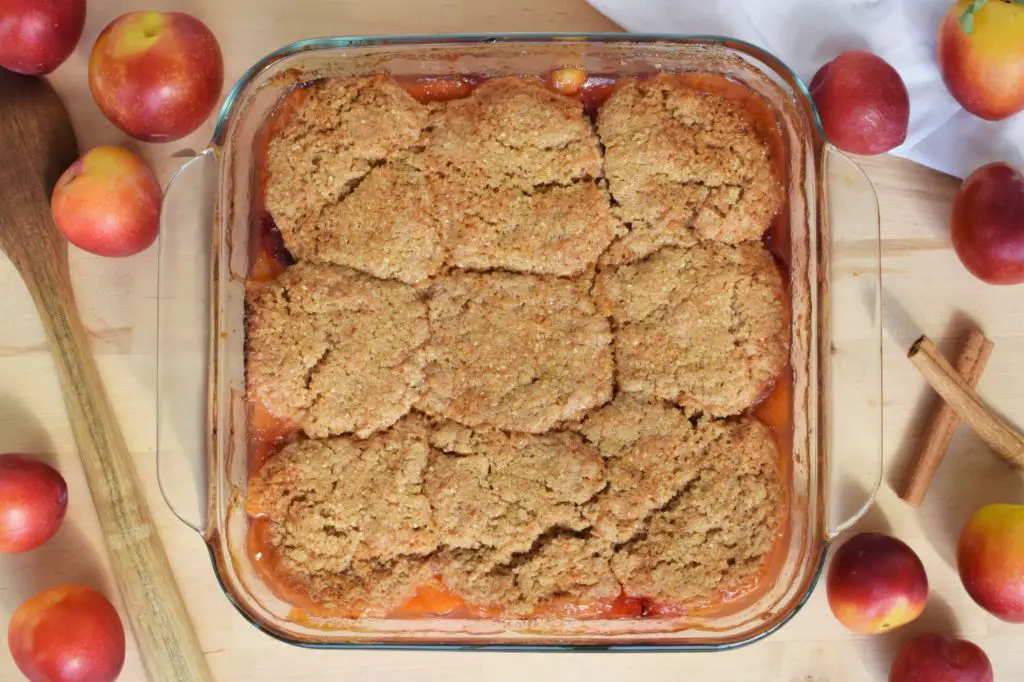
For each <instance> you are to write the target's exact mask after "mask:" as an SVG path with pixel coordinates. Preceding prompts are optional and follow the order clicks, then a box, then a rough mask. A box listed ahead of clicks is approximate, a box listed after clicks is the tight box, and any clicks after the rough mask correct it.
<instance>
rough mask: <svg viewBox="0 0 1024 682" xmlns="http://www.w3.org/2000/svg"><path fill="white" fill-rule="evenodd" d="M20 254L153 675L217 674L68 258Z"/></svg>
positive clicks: (179, 680) (189, 677)
mask: <svg viewBox="0 0 1024 682" xmlns="http://www.w3.org/2000/svg"><path fill="white" fill-rule="evenodd" d="M50 241H53V240H50ZM39 246H40V248H45V246H44V245H43V244H40V245H39ZM62 255H63V254H62ZM15 260H16V264H17V265H18V266H19V269H21V271H22V276H23V278H24V279H25V284H26V285H27V286H28V289H29V291H30V292H31V294H32V298H33V299H34V300H35V303H36V306H37V307H38V308H39V312H40V316H41V317H42V321H43V326H44V328H45V330H46V335H47V336H48V337H49V339H50V343H51V346H52V350H53V357H54V361H55V362H56V365H57V374H58V376H59V378H60V385H61V389H62V391H63V394H64V402H65V404H66V406H67V411H68V416H69V418H70V420H71V428H72V430H73V431H74V435H75V440H76V441H77V444H78V450H79V455H80V456H81V460H82V467H83V469H84V470H85V475H86V479H87V480H88V482H89V488H90V490H91V491H92V497H93V501H94V502H95V505H96V513H97V515H98V516H99V520H100V526H101V527H102V530H103V536H104V538H105V539H106V543H107V550H108V553H109V555H110V562H111V565H112V568H113V572H114V578H115V579H116V581H117V586H118V588H119V589H120V591H121V598H122V599H123V600H124V611H125V613H127V615H128V618H129V620H130V621H131V625H132V629H133V631H134V633H135V638H136V640H137V641H138V646H139V652H140V654H141V656H142V662H143V664H144V665H145V667H146V671H147V673H148V676H149V679H150V680H153V681H154V682H156V681H159V682H165V681H167V682H205V681H208V680H209V681H212V680H213V676H212V674H211V672H210V668H209V665H208V664H207V662H206V657H205V656H204V654H203V650H202V648H201V647H200V645H199V640H198V638H197V637H196V634H195V630H194V629H193V628H192V623H191V621H190V620H189V616H188V611H187V610H186V609H185V602H184V601H183V600H182V597H181V593H180V592H179V591H178V586H177V584H176V583H175V580H174V574H173V573H172V571H171V566H170V563H169V562H168V560H167V554H166V553H165V552H164V549H163V545H162V544H161V542H160V537H159V535H158V534H157V531H156V528H155V526H154V525H153V519H152V517H151V516H150V513H149V507H148V505H147V504H146V499H145V496H144V495H143V492H142V488H141V486H140V485H139V479H138V476H137V474H136V472H135V465H134V463H133V462H132V458H131V455H130V454H129V452H128V447H127V445H126V444H125V440H124V436H123V435H122V434H121V430H120V429H119V428H118V426H117V420H116V418H115V415H114V412H113V410H112V409H111V407H110V402H109V400H108V399H107V394H106V391H105V390H104V389H103V384H102V382H101V380H100V375H99V371H98V370H97V368H96V362H95V360H94V359H93V356H92V354H91V353H90V351H89V341H88V338H87V336H86V333H85V329H84V327H83V326H82V323H81V321H80V319H79V317H78V311H77V310H76V308H75V304H74V296H73V293H72V290H71V283H70V279H69V277H68V273H67V270H66V267H67V266H66V265H64V259H63V258H37V259H33V260H32V261H31V262H30V263H29V262H21V263H18V262H17V259H15ZM62 266H63V267H62Z"/></svg>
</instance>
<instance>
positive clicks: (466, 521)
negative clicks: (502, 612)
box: [425, 422, 607, 563]
mask: <svg viewBox="0 0 1024 682" xmlns="http://www.w3.org/2000/svg"><path fill="white" fill-rule="evenodd" d="M430 438H431V444H432V445H433V446H434V448H435V450H434V451H433V452H432V453H431V457H430V464H429V466H428V468H427V474H426V484H425V490H426V495H427V499H428V500H429V501H430V504H431V506H432V507H433V509H434V523H435V524H436V526H437V529H438V538H439V540H440V542H441V543H442V544H443V545H445V546H447V547H450V548H453V549H467V550H475V551H477V552H479V553H480V555H481V556H480V557H478V559H477V560H478V561H489V562H493V563H500V562H506V561H508V560H510V559H511V558H512V556H513V555H515V554H518V553H522V552H526V551H528V550H529V549H530V547H532V546H533V543H534V542H535V541H536V540H537V538H539V537H540V536H541V535H542V534H544V533H546V532H548V531H550V530H552V529H553V528H563V529H570V530H584V529H586V528H587V527H588V526H589V523H588V522H587V521H586V519H585V518H584V516H583V513H582V505H583V504H584V503H585V502H587V501H588V500H590V499H591V498H592V497H593V496H594V495H595V494H596V493H597V491H599V490H600V489H601V488H603V487H604V485H605V482H606V480H607V479H606V477H605V466H604V462H603V461H602V459H601V456H600V454H598V452H597V450H596V449H595V448H594V447H593V446H591V445H589V444H588V443H587V442H586V441H585V440H583V438H581V437H580V436H579V435H577V434H574V433H567V432H560V433H548V434H542V435H533V434H524V433H504V432H502V431H497V430H492V429H485V430H471V429H468V428H466V427H464V426H461V425H459V424H455V423H453V422H446V423H442V424H441V425H440V427H439V428H437V429H436V430H435V431H434V432H433V433H432V434H431V436H430Z"/></svg>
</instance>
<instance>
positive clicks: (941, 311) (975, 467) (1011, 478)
mask: <svg viewBox="0 0 1024 682" xmlns="http://www.w3.org/2000/svg"><path fill="white" fill-rule="evenodd" d="M136 9H160V10H182V11H187V12H190V13H193V14H195V15H197V16H199V17H200V18H201V19H202V20H203V21H205V22H206V23H207V24H208V25H209V26H210V27H211V28H212V29H213V31H214V33H215V34H216V35H217V37H218V38H219V40H220V44H221V47H222V48H223V50H224V57H225V66H226V81H227V82H226V83H225V89H226V88H227V87H230V85H231V84H232V83H233V82H234V81H235V80H236V79H237V78H238V77H239V76H240V75H241V74H242V72H243V71H244V70H245V68H246V67H248V66H249V65H250V64H252V63H253V62H254V61H255V60H257V59H258V58H260V57H262V56H263V55H264V54H265V53H267V52H269V51H270V50H272V49H275V48H277V47H279V46H281V45H284V44H286V43H289V42H291V41H293V40H297V39H301V38H308V37H313V36H321V35H346V34H348V35H359V34H385V33H453V32H469V31H492V32H494V31H611V30H617V27H616V26H615V25H613V24H612V23H611V22H609V21H608V20H607V19H605V18H604V17H602V16H601V15H599V14H598V13H597V12H595V11H594V10H593V9H591V8H590V7H589V6H588V5H586V4H585V3H584V1H583V0H508V1H507V2H487V1H486V0H374V1H372V2H367V1H366V0H291V1H290V2H276V1H274V0H248V1H247V2H242V1H241V0H220V1H219V2H216V3H206V2H201V1H200V0H184V1H174V0H154V1H153V2H152V3H149V4H147V5H145V6H142V5H140V4H139V3H136V2H131V1H130V0H89V15H88V21H87V24H86V28H85V34H84V36H83V38H82V41H81V43H80V45H79V48H78V50H77V51H76V52H75V54H74V55H73V56H72V57H71V59H70V60H69V61H68V62H67V63H66V64H64V65H63V66H62V67H61V68H60V69H58V70H57V71H56V72H55V73H54V74H53V75H52V80H53V82H54V83H55V84H56V86H57V88H58V90H59V91H60V93H61V95H62V96H63V97H64V99H65V101H66V103H67V105H68V108H69V109H70V111H71V116H72V119H73V121H74V124H75V128H76V132H77V134H78V139H79V141H80V144H81V146H82V147H83V149H84V148H87V147H92V146H95V145H98V144H124V145H126V146H128V147H129V148H132V149H135V150H137V151H139V152H140V153H142V154H143V155H144V156H145V157H146V158H147V159H148V160H150V161H151V162H152V163H153V165H154V167H155V168H156V170H157V173H158V175H159V176H160V179H161V181H163V182H166V181H167V179H168V178H169V177H170V175H171V173H172V172H173V171H174V169H175V168H176V167H177V166H178V164H179V163H180V160H175V159H172V158H171V155H172V153H174V152H175V151H177V150H180V149H183V148H186V147H193V148H201V147H203V146H204V145H205V144H206V142H207V140H208V139H209V135H210V133H211V131H212V126H211V125H210V124H207V125H205V126H204V127H203V128H202V129H200V130H199V131H198V132H196V133H195V134H194V135H193V136H191V137H190V138H188V139H186V140H182V141H181V142H179V143H172V144H169V145H162V146H161V145H144V144H139V143H137V142H134V141H132V140H129V139H126V137H125V136H124V135H123V134H122V133H120V132H119V131H118V130H116V129H115V128H114V127H113V126H112V125H111V124H110V123H109V122H107V121H106V120H105V119H104V118H103V117H102V115H101V114H100V113H99V110H98V109H97V107H96V105H95V103H94V102H93V100H92V97H91V96H90V94H89V90H88V86H87V83H86V61H87V57H88V50H89V48H90V46H91V45H92V43H93V41H94V40H95V38H96V36H97V34H98V33H99V31H100V30H101V29H102V28H103V26H105V25H106V24H107V22H109V21H110V20H111V19H113V18H114V17H116V16H118V15H119V14H121V13H123V12H127V11H130V10H136ZM950 143H951V144H956V143H957V141H956V140H951V141H950ZM863 167H864V168H865V170H866V171H867V172H868V174H869V176H870V177H871V180H872V181H873V182H874V184H875V186H876V189H877V192H878V195H879V200H880V204H881V212H882V221H883V226H882V231H883V237H884V244H883V251H884V274H885V284H884V287H885V301H886V311H885V314H884V316H883V319H884V326H885V401H884V415H885V420H884V423H885V442H884V450H885V456H886V472H885V481H884V482H883V485H882V489H881V491H880V493H879V497H878V501H877V504H876V505H875V507H874V508H873V509H872V510H871V512H870V513H869V514H868V515H867V517H866V518H865V519H864V521H862V522H861V524H860V525H859V526H858V528H860V529H868V530H886V531H888V532H891V533H894V534H896V535H898V536H899V537H901V538H902V539H904V540H905V541H906V542H908V543H909V544H910V545H911V546H912V547H913V548H914V549H915V550H916V551H917V552H918V553H919V554H920V555H921V557H922V559H923V561H924V563H925V566H926V567H927V570H928V575H929V579H930V581H931V586H932V591H931V597H930V601H929V605H928V608H927V610H926V612H925V614H924V615H923V616H922V617H921V618H920V619H919V620H918V621H916V622H914V623H913V624H911V625H909V626H907V627H906V628H904V629H902V630H900V631H897V632H894V633H890V634H888V635H886V636H881V637H873V638H868V637H859V636H854V635H851V634H850V633H849V632H847V631H846V630H844V629H843V628H842V627H841V626H840V625H839V624H838V623H837V622H836V621H835V620H834V619H833V618H832V616H831V614H830V613H829V611H828V607H827V605H826V603H825V598H824V589H823V587H822V588H820V589H818V590H817V591H816V592H815V594H814V596H813V597H812V598H811V600H810V602H809V603H808V604H807V605H806V607H805V608H804V609H803V610H802V611H801V612H800V614H799V615H797V617H796V618H795V619H794V620H793V621H792V622H790V623H789V624H788V625H786V626H785V628H784V629H782V630H781V631H779V632H778V633H776V634H775V635H773V636H771V637H770V638H768V639H767V640H765V641H762V642H760V643H758V644H755V645H753V646H750V647H746V648H743V649H740V650H737V651H734V652H729V653H713V654H619V655H600V654H593V655H567V654H508V653H466V652H449V653H433V652H374V651H353V652H342V651H335V652H331V651H308V650H304V649H299V648H295V647H291V646H288V645H285V644H281V643H279V642H277V641H275V640H273V639H271V638H269V637H267V636H265V635H262V634H260V633H259V632H257V631H256V630H255V629H254V628H253V627H252V626H250V625H249V624H248V623H247V622H246V621H245V620H243V619H242V617H241V616H239V615H238V613H236V612H235V610H234V609H233V608H232V607H231V606H230V605H229V603H228V601H227V600H226V599H225V598H224V596H223V595H222V593H221V590H220V588H219V586H218V584H217V581H216V579H215V577H214V574H213V571H212V568H211V566H210V561H209V557H208V555H207V552H206V548H205V546H204V545H203V543H202V541H201V540H200V539H199V537H197V536H196V535H195V534H194V533H192V532H191V531H190V530H188V529H187V528H186V527H185V526H183V525H182V524H181V523H179V522H178V521H177V520H176V519H175V518H174V517H173V516H172V515H171V513H170V512H169V511H168V510H167V508H166V506H165V505H164V503H163V501H162V500H161V498H160V496H159V492H158V490H157V483H156V477H155V458H154V456H155V424H156V405H155V380H156V356H155V345H156V249H155V248H153V249H150V250H148V251H146V252H145V253H143V254H140V255H138V256H135V257H133V258H128V259H123V260H107V259H101V258H97V257H93V256H90V255H88V254H84V253H82V252H80V251H77V250H75V249H72V253H71V270H72V279H73V281H74V285H75V288H76V291H77V296H78V300H79V306H80V308H81V310H82V314H83V317H84V320H85V323H86V325H87V327H88V329H89V330H90V332H91V335H92V339H93V349H94V352H95V353H96V355H97V357H98V361H99V365H100V369H101V371H102V373H103V378H104V380H105V382H106V386H107V389H108V392H109V393H110V395H111V398H112V401H113V404H114V407H115V409H116V411H117V414H118V417H119V418H120V421H121V425H122V428H123V430H124V432H125V436H126V438H127V441H128V445H129V448H130V449H131V450H132V452H133V453H134V455H135V456H136V460H137V465H138V468H139V472H140V475H141V477H142V480H143V482H144V484H145V487H146V490H147V493H148V495H149V497H150V502H151V506H152V509H153V513H154V515H155V517H156V522H157V526H158V527H159V531H160V534H161V536H162V538H163V541H164V544H165V546H166V547H167V550H168V552H169V554H170V556H171V561H172V563H173V566H174V569H175V572H176V574H177V576H178V579H179V581H180V584H181V589H182V590H183V592H184V595H185V600H186V602H187V604H188V605H189V609H190V611H191V615H192V618H193V621H194V623H195V627H196V628H197V629H198V632H199V636H200V639H201V641H202V643H203V647H204V650H205V651H206V652H207V654H208V656H209V661H210V664H211V666H212V668H213V670H214V672H215V674H216V677H217V679H219V680H240V681H241V680H244V681H246V682H251V681H256V680H265V681H268V682H269V681H274V682H277V681H278V680H337V679H373V680H396V681H397V680H402V681H403V682H405V681H408V680H448V679H467V680H468V679H474V680H475V679H494V680H515V681H516V682H521V681H522V680H540V679H559V680H566V681H570V680H581V681H582V680H587V681H588V682H592V681H597V680H608V681H609V682H610V681H618V680H638V679H651V680H677V679H678V680H683V679H686V680H705V679H706V680H715V681H716V682H727V681H731V680H736V681H739V680H743V681H744V682H756V681H758V680H782V681H786V682H797V681H801V682H811V681H825V680H828V681H830V682H866V681H868V680H884V679H885V677H886V674H887V670H888V667H889V663H890V661H891V659H892V656H893V655H894V652H895V651H896V650H897V648H898V647H899V645H900V644H901V643H902V642H903V641H905V640H906V639H907V638H908V637H910V636H912V635H914V634H921V633H923V632H927V631H935V632H941V633H949V634H958V635H960V636H963V637H967V638H969V639H972V640H974V641H975V642H977V643H978V644H980V645H981V646H982V647H983V648H984V649H985V650H986V651H987V653H988V654H989V656H990V657H991V659H992V662H993V665H994V667H995V671H996V679H997V680H1001V681H1009V680H1012V679H1024V647H1022V646H1021V645H1020V642H1021V636H1022V635H1024V629H1022V627H1024V626H1016V628H1015V627H1013V626H1010V625H1007V624H1005V623H1002V622H1000V621H998V620H996V619H995V618H993V617H991V616H989V615H987V614H986V613H984V612H983V611H982V610H981V609H980V608H979V607H977V606H976V605H975V604H974V603H973V602H972V601H971V600H970V599H969V598H968V597H967V595H966V593H965V592H964V591H963V589H962V588H961V586H960V583H959V579H958V577H957V575H956V571H955V566H954V545H955V541H956V536H957V533H958V531H959V528H960V526H961V525H962V523H963V522H964V520H965V519H966V518H967V517H968V516H969V515H970V514H971V513H972V512H973V511H974V510H975V509H976V508H977V507H979V506H980V505H982V504H985V503H988V502H995V501H1007V502H1018V503H1019V502H1024V477H1022V476H1021V474H1020V473H1019V472H1013V471H1012V470H1010V469H1009V468H1008V467H1006V466H1005V465H1004V464H1003V463H1002V462H1001V461H1000V460H998V459H997V458H996V457H995V456H994V455H993V454H992V453H991V452H990V451H989V450H988V449H987V448H986V447H985V446H984V445H983V444H982V443H980V442H979V441H978V440H977V439H976V438H975V437H974V436H973V435H972V434H971V433H969V432H968V431H967V430H966V429H965V428H963V429H961V430H960V431H958V433H957V436H956V438H955V439H954V442H953V446H952V448H951V451H950V453H949V455H948V457H947V460H946V462H945V464H944V466H943V468H942V470H941V471H940V473H939V477H938V479H937V481H936V483H935V485H934V486H933V488H932V491H931V493H930V495H929V497H928V499H927V501H926V503H925V505H924V506H923V508H922V509H920V510H919V511H914V510H912V509H910V508H909V507H907V506H905V505H904V504H903V503H902V502H900V501H899V499H898V498H897V496H896V494H895V492H894V486H898V485H899V481H900V480H901V478H902V475H903V472H904V469H905V465H906V462H907V460H908V457H909V456H911V455H912V453H913V452H914V450H915V448H916V445H917V443H918V441H919V439H920V435H921V431H922V429H923V427H924V424H925V422H926V420H927V415H928V414H929V412H930V410H931V408H932V406H933V405H934V403H933V400H934V399H933V397H932V395H931V394H930V391H929V390H928V389H927V387H926V386H925V384H924V381H923V380H922V379H921V378H920V377H919V376H918V374H917V373H916V371H915V370H914V369H913V367H912V366H911V365H910V363H909V362H907V361H906V360H905V358H904V353H905V351H906V349H907V347H908V346H909V344H910V343H911V341H912V340H913V339H914V338H915V337H917V336H918V335H919V334H921V333H927V334H929V335H931V336H932V338H933V339H935V340H936V341H937V342H939V344H940V346H941V347H942V348H943V350H944V351H946V352H947V353H951V352H953V349H955V347H956V338H957V336H958V335H959V331H960V330H961V329H963V327H964V326H965V325H966V324H969V323H971V321H974V322H975V323H977V324H980V325H981V326H982V328H983V329H984V331H985V332H986V333H987V334H988V335H989V336H990V337H991V338H992V339H993V340H995V342H996V347H995V352H994V354H993V356H992V359H991V361H990V363H989V366H988V371H987V372H986V374H985V376H984V378H983V379H982V382H981V386H980V390H981V393H982V394H983V396H984V397H985V398H986V399H988V400H989V401H990V402H991V403H992V404H993V405H994V406H995V407H996V408H997V409H999V410H1001V411H1002V413H1003V414H1004V415H1006V416H1007V417H1008V418H1009V419H1011V420H1013V421H1015V422H1016V423H1018V424H1021V423H1024V382H1022V380H1021V377H1024V288H1021V287H1018V288H993V287H987V286H985V285H983V284H981V283H980V282H978V281H976V280H974V279H973V278H972V277H971V276H970V275H968V274H967V273H966V271H965V270H964V269H963V268H962V267H961V266H960V264H959V262H958V261H957V258H956V256H955V254H954V253H953V251H952V249H951V247H950V244H949V239H948V233H947V215H948V212H949V207H950V201H951V199H952V197H953V193H954V191H955V189H956V187H957V184H958V183H957V181H956V180H954V179H953V178H949V177H945V176H942V175H939V174H937V173H934V172H931V171H929V170H926V169H923V168H920V167H917V166H915V165H914V164H911V163H908V162H905V161H901V160H898V159H895V158H887V157H882V158H875V159H868V160H864V161H863ZM0 298H2V301H3V303H2V307H0V311H2V315H3V324H0V451H22V452H29V453H33V454H36V455H39V456H41V457H43V458H45V459H47V460H49V461H51V462H52V463H54V464H55V465H56V466H58V467H59V468H60V470H61V471H62V472H63V474H64V476H65V478H66V479H67V481H68V485H69V488H70V509H69V511H68V515H67V520H66V521H65V523H64V526H63V528H62V529H61V531H60V532H59V533H58V535H57V536H56V537H55V538H54V539H53V540H51V541H50V542H49V543H47V544H46V545H45V546H44V547H43V548H41V549H39V550H36V551H33V552H29V553H27V554H23V555H19V556H2V557H0V624H2V623H6V622H7V620H8V619H9V617H10V614H11V613H12V611H13V610H14V608H15V607H16V606H17V605H18V604H19V603H20V602H21V601H22V600H24V599H25V598H27V597H28V596H30V595H31V594H33V593H35V592H36V591H38V590H41V589H44V588H47V587H50V586H53V585H56V584H59V583H63V582H69V581H84V582H86V583H89V584H92V585H95V586H97V587H99V588H100V589H102V590H104V591H105V592H106V593H107V594H108V595H111V596H112V597H113V598H114V600H115V603H117V595H116V594H115V590H114V587H113V583H112V580H111V577H110V575H109V572H108V567H107V564H106V558H105V554H104V548H103V542H102V538H101V536H100V534H99V528H98V524H97V521H96V518H95V514H94V511H93V507H92V501H91V499H90V496H89V492H88V488H87V486H86V483H85V480H84V478H83V476H82V473H81V469H80V466H79V464H78V461H77V457H76V452H75V445H74V441H73V439H72V436H71V432H70V428H69V425H68V421H67V417H66V415H65V412H64V407H63V404H62V402H61V396H60V392H59V388H58V385H57V377H56V374H55V372H54V368H53V364H52V360H51V358H50V355H49V351H48V349H47V347H46V345H45V338H44V336H43V331H42V327H41V325H40V323H39V321H38V319H37V316H36V312H35V310H34V308H33V306H32V304H31V301H30V299H29V296H28V294H27V293H26V291H25V289H24V287H23V285H22V283H21V281H20V280H19V278H18V276H17V274H16V273H15V271H14V268H13V267H12V266H11V265H10V264H9V263H8V262H7V261H6V260H5V259H3V258H0ZM0 679H3V680H9V679H10V680H13V679H19V676H18V674H17V671H16V668H15V666H14V664H13V662H12V661H11V659H10V656H9V655H8V653H7V651H6V649H5V648H3V647H0ZM121 679H123V680H143V679H144V672H143V670H142V667H141V664H140V661H139V658H138V655H137V652H136V651H135V649H134V645H133V643H132V641H131V639H129V652H128V660H127V663H126V665H125V668H124V673H123V674H122V678H121Z"/></svg>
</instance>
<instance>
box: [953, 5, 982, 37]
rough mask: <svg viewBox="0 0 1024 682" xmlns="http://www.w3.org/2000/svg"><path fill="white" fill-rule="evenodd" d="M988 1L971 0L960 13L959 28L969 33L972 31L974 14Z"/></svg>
mask: <svg viewBox="0 0 1024 682" xmlns="http://www.w3.org/2000/svg"><path fill="white" fill-rule="evenodd" d="M986 3H988V0H971V2H970V3H969V4H968V5H967V7H965V8H964V12H963V14H961V15H960V28H962V29H963V31H964V33H966V34H967V35H971V34H972V33H973V32H974V15H975V14H977V13H978V12H979V11H981V8H982V7H984V6H985V5H986Z"/></svg>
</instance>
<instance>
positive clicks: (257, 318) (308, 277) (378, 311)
mask: <svg viewBox="0 0 1024 682" xmlns="http://www.w3.org/2000/svg"><path fill="white" fill-rule="evenodd" d="M248 302H249V314H248V318H247V327H248V334H247V343H248V349H247V357H246V360H247V366H246V369H247V384H248V386H249V397H250V399H252V400H258V401H260V402H262V403H263V405H264V406H265V407H266V408H267V410H268V411H269V412H270V413H271V414H273V415H275V416H276V417H279V418H282V419H290V420H292V421H296V422H298V423H299V424H300V425H301V427H302V429H303V431H305V432H306V433H307V434H308V435H309V436H312V437H315V438H323V437H325V436H329V435H335V434H342V433H355V434H356V435H357V436H360V437H365V436H367V435H369V434H371V433H373V432H374V431H377V430H380V429H382V428H385V427H387V426H389V425H391V424H393V423H394V422H396V421H397V420H398V419H399V418H400V417H401V416H402V415H404V414H405V413H407V412H408V411H409V408H410V407H411V406H412V404H413V403H414V402H415V401H416V399H417V398H418V397H419V394H420V388H421V385H422V383H423V378H424V377H423V368H424V362H425V357H424V352H423V345H424V344H425V343H426V341H427V329H428V327H427V309H426V306H425V305H424V304H423V302H421V301H420V300H419V297H418V295H417V293H416V292H415V291H414V290H413V289H412V288H410V287H408V286H406V285H404V284H401V283H399V282H394V281H388V280H378V279H375V278H373V277H370V276H369V275H364V274H362V273H361V272H358V271H356V270H351V269H349V268H344V267H340V266H325V265H308V264H305V263H299V264H297V265H294V266H292V267H291V268H289V269H288V270H287V271H286V272H285V273H284V274H283V275H282V276H281V277H280V278H278V279H277V280H276V281H274V282H271V283H269V284H265V285H260V286H256V287H254V288H252V289H251V290H250V293H249V301H248Z"/></svg>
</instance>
